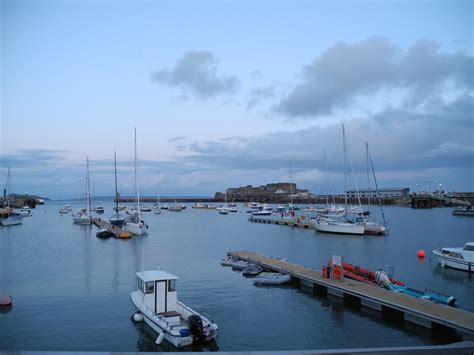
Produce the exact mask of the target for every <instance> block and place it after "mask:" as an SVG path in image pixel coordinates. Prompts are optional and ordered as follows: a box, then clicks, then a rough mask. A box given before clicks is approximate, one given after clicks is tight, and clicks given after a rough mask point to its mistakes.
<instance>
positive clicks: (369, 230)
mask: <svg viewBox="0 0 474 355" xmlns="http://www.w3.org/2000/svg"><path fill="white" fill-rule="evenodd" d="M365 150H366V155H367V195H368V197H367V204H368V206H369V207H368V213H367V214H366V215H365V213H364V214H361V215H360V217H357V218H356V219H355V222H356V223H357V224H359V225H363V226H364V227H365V231H364V233H365V234H375V235H384V234H386V233H387V232H388V229H387V223H386V222H385V216H384V213H383V209H382V205H380V209H381V212H382V218H383V219H384V223H383V224H380V223H376V222H375V221H374V220H373V214H372V211H371V210H370V206H371V200H370V197H371V196H370V195H371V190H370V177H369V175H370V174H369V163H371V166H372V173H373V175H374V181H375V185H376V188H377V179H376V178H375V170H374V169H373V164H372V158H371V156H370V152H369V143H367V142H366V143H365ZM377 190H378V188H377Z"/></svg>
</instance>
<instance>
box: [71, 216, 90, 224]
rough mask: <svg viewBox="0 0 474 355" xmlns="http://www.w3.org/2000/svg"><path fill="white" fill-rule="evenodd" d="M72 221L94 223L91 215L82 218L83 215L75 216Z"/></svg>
mask: <svg viewBox="0 0 474 355" xmlns="http://www.w3.org/2000/svg"><path fill="white" fill-rule="evenodd" d="M72 222H73V223H75V224H83V225H89V224H92V218H90V217H86V218H82V217H77V218H75V217H73V218H72Z"/></svg>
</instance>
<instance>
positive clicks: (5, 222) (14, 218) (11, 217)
mask: <svg viewBox="0 0 474 355" xmlns="http://www.w3.org/2000/svg"><path fill="white" fill-rule="evenodd" d="M10 189H11V186H10V168H8V175H7V186H6V188H5V190H4V192H3V202H4V203H5V202H6V205H5V206H4V207H5V208H3V210H2V212H1V214H0V224H1V225H2V226H14V225H18V224H22V223H23V216H22V215H21V214H20V213H15V212H14V211H13V210H12V209H11V208H10V194H11V191H10Z"/></svg>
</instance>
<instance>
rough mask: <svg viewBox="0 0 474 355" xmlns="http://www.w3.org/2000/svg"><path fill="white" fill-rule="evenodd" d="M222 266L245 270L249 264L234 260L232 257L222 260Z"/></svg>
mask: <svg viewBox="0 0 474 355" xmlns="http://www.w3.org/2000/svg"><path fill="white" fill-rule="evenodd" d="M221 265H222V266H232V268H234V269H238V270H243V269H245V268H246V267H247V266H249V263H248V262H246V261H243V260H234V259H233V258H232V257H230V256H229V257H228V258H227V259H222V261H221Z"/></svg>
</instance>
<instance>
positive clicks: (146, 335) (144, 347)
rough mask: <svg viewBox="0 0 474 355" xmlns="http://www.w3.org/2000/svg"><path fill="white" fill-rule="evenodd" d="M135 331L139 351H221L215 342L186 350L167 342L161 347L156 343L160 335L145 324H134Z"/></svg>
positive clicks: (191, 346)
mask: <svg viewBox="0 0 474 355" xmlns="http://www.w3.org/2000/svg"><path fill="white" fill-rule="evenodd" d="M134 326H135V329H136V330H137V332H138V340H137V350H138V351H144V352H168V351H173V352H175V351H186V352H188V351H219V346H218V345H217V343H216V342H215V341H211V342H209V343H206V344H193V345H189V346H186V347H184V348H180V349H178V348H176V347H174V346H173V345H171V344H170V343H168V342H167V341H166V340H165V341H163V342H162V343H161V344H160V345H157V344H156V343H155V340H156V338H157V337H158V335H157V334H156V332H155V331H154V330H153V329H152V328H151V327H150V326H148V324H146V323H145V322H142V323H134Z"/></svg>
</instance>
